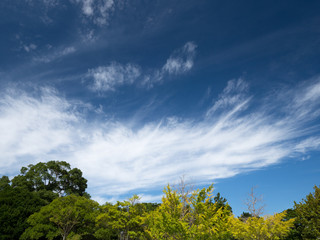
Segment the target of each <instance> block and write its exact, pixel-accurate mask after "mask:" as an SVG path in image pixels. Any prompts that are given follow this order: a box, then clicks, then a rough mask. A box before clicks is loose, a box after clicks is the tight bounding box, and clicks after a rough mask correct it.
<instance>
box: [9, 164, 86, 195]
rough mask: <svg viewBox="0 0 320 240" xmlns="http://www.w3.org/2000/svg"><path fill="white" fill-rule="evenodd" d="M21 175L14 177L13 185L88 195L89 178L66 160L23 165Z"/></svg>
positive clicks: (64, 193)
mask: <svg viewBox="0 0 320 240" xmlns="http://www.w3.org/2000/svg"><path fill="white" fill-rule="evenodd" d="M20 173H21V174H20V175H18V176H16V177H14V178H13V179H12V186H14V187H15V186H25V187H27V188H28V189H29V190H30V191H40V190H47V191H52V192H55V193H58V194H59V196H65V195H68V194H77V195H80V196H83V195H86V193H85V190H86V188H87V180H86V179H85V178H84V177H83V176H82V172H81V170H80V169H78V168H73V169H71V167H70V164H69V163H67V162H64V161H49V162H46V163H43V162H39V163H37V164H36V165H33V164H30V165H29V166H28V167H22V168H21V170H20Z"/></svg>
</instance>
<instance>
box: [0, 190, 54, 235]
mask: <svg viewBox="0 0 320 240" xmlns="http://www.w3.org/2000/svg"><path fill="white" fill-rule="evenodd" d="M46 204H48V201H47V200H46V199H45V198H43V197H42V196H41V195H40V194H39V193H38V192H30V191H28V189H26V188H20V187H17V188H13V187H11V186H10V185H9V184H7V185H6V187H5V188H2V189H1V190H0V239H1V240H14V239H19V237H20V235H21V234H22V233H23V232H24V230H25V229H26V228H27V227H28V224H27V222H26V220H27V219H28V217H29V216H30V215H31V214H33V213H34V212H37V211H39V210H40V208H41V207H42V206H45V205H46Z"/></svg>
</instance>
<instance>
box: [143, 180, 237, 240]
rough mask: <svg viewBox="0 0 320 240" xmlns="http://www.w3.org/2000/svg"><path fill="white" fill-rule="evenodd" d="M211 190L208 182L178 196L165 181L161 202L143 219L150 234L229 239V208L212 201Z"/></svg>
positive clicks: (180, 237) (168, 237) (162, 236)
mask: <svg viewBox="0 0 320 240" xmlns="http://www.w3.org/2000/svg"><path fill="white" fill-rule="evenodd" d="M212 191H213V186H212V185H211V186H210V187H208V188H207V189H205V188H204V189H202V190H201V191H199V190H198V191H194V192H193V193H192V194H191V195H190V196H188V197H187V198H186V199H185V198H183V199H182V198H181V193H180V194H178V193H177V191H175V190H172V189H171V187H170V186H169V185H168V186H167V188H166V189H165V190H164V194H165V196H164V197H163V198H162V204H161V206H160V207H159V208H157V209H156V210H155V211H154V212H151V213H150V214H149V215H148V216H147V217H146V219H145V223H146V228H147V229H146V231H147V233H148V234H149V236H150V238H152V239H230V238H231V232H230V231H229V228H230V225H229V218H230V212H229V211H228V210H227V208H223V207H221V208H218V206H217V204H216V203H213V196H212ZM184 200H186V201H184ZM185 204H186V205H185Z"/></svg>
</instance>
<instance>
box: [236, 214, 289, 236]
mask: <svg viewBox="0 0 320 240" xmlns="http://www.w3.org/2000/svg"><path fill="white" fill-rule="evenodd" d="M285 214H286V213H285V212H282V213H279V214H275V215H272V216H267V217H250V218H248V219H247V221H245V222H243V221H241V220H239V219H238V218H232V219H231V221H232V232H233V236H234V237H235V238H236V239H243V240H253V239H257V240H277V239H281V238H283V237H285V236H287V235H288V233H289V231H290V228H291V227H293V222H294V219H290V220H288V221H283V220H282V219H283V218H284V216H285Z"/></svg>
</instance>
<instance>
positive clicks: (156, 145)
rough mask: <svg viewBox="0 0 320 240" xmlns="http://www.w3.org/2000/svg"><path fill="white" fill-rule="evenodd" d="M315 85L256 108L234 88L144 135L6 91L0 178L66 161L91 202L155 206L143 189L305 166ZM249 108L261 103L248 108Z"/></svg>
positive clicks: (76, 109) (312, 141) (52, 101)
mask: <svg viewBox="0 0 320 240" xmlns="http://www.w3.org/2000/svg"><path fill="white" fill-rule="evenodd" d="M319 86H320V78H315V79H313V80H312V81H306V82H304V83H302V84H300V85H299V86H297V87H296V88H291V89H283V90H280V91H279V92H278V93H276V94H275V93H272V94H268V95H267V96H266V97H265V98H264V99H260V100H259V101H258V99H256V98H255V97H253V96H251V95H250V91H249V85H248V83H246V82H245V81H244V80H243V79H236V80H231V81H230V82H229V83H228V85H227V87H226V88H225V90H224V91H223V92H222V93H221V94H220V96H219V98H218V99H216V101H215V102H213V103H212V106H211V107H209V108H208V110H207V111H206V112H204V113H203V118H202V120H200V121H199V120H198V121H195V120H193V119H181V118H178V116H176V117H171V118H168V119H167V118H165V119H159V120H158V121H154V122H148V123H145V124H144V125H143V126H140V127H132V126H131V125H128V124H126V123H124V122H119V121H114V120H112V121H111V120H104V121H102V120H90V121H89V120H87V116H88V115H91V114H92V112H93V111H94V110H95V109H92V106H87V105H86V104H85V103H81V102H77V103H75V102H71V101H70V100H66V99H65V98H64V97H62V96H60V95H59V93H58V92H56V91H54V90H52V89H49V88H43V89H41V90H39V91H35V93H34V94H30V93H29V94H27V93H25V92H23V91H17V90H7V91H5V92H3V94H2V95H1V100H0V130H1V132H3V133H4V134H3V137H2V139H1V141H0V150H1V152H2V155H1V156H0V171H1V174H12V173H14V172H17V171H18V170H19V167H21V166H23V165H25V164H26V163H34V162H37V161H40V160H41V161H46V160H51V159H59V160H65V161H68V162H70V163H71V164H72V165H73V166H75V167H79V168H80V169H82V170H83V172H84V176H85V177H86V178H87V179H88V180H89V192H90V191H92V192H94V197H95V198H97V199H100V200H103V199H112V198H114V197H115V196H116V197H119V198H120V197H121V196H123V195H125V194H127V193H132V192H133V191H134V192H136V193H139V192H141V193H142V194H144V195H145V198H146V199H153V198H152V197H150V196H148V195H150V194H148V191H149V190H160V189H162V187H163V186H164V185H165V184H167V183H168V182H175V180H176V179H177V178H178V177H179V176H181V175H182V174H187V175H188V176H190V177H191V178H192V179H194V181H196V183H207V182H212V181H214V180H216V179H219V178H229V177H233V176H235V175H237V174H241V173H243V172H247V171H254V170H256V169H261V168H265V167H268V166H270V165H273V164H279V163H280V162H281V161H283V159H290V157H292V156H301V158H304V159H306V157H305V154H308V152H309V151H311V150H319V148H320V135H319V133H320V129H319V127H320V126H319V124H318V123H316V122H317V121H316V120H319V117H320V111H319V105H320V101H319V100H320V91H319ZM254 101H256V102H258V103H259V104H258V105H255V106H254V107H253V102H254ZM80 108H88V111H81V110H80ZM249 110H250V111H249ZM100 111H101V109H100ZM83 112H85V114H84V113H83ZM105 114H107V113H105ZM91 119H92V117H91ZM287 161H288V160H287Z"/></svg>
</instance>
